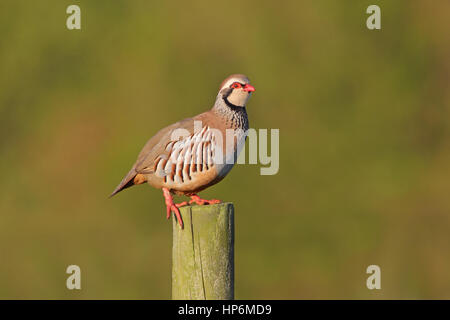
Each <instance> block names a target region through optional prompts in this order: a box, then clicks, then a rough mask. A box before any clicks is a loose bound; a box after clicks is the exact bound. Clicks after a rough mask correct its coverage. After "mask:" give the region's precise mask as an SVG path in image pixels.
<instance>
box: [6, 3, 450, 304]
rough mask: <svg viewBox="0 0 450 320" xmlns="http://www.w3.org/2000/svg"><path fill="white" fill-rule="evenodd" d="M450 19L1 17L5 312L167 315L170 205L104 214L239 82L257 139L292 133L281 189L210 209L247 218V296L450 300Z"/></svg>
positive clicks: (142, 190)
mask: <svg viewBox="0 0 450 320" xmlns="http://www.w3.org/2000/svg"><path fill="white" fill-rule="evenodd" d="M71 4H77V5H79V6H80V7H81V18H82V30H81V31H76V30H74V31H69V30H67V29H66V18H67V17H68V15H67V14H66V8H67V6H68V5H71ZM370 4H378V5H380V7H381V18H382V22H381V23H382V29H381V30H380V31H370V30H368V29H367V28H366V25H365V21H366V18H367V17H368V15H367V14H366V13H365V10H366V8H367V7H368V6H369V5H370ZM449 20H450V2H449V1H446V0H441V1H406V0H405V1H365V0H364V1H331V0H330V1H283V2H275V1H257V0H248V1H238V2H236V1H228V2H227V1H225V2H223V1H222V2H218V1H217V2H212V1H200V0H192V1H184V2H181V1H180V2H174V1H143V0H142V1H137V0H134V1H125V0H121V1H106V0H103V1H100V0H95V1H94V0H92V1H87V0H85V1H75V0H64V1H62V0H51V1H50V0H40V1H31V0H30V1H25V0H20V1H18V0H2V1H1V3H0V177H1V184H0V212H1V213H0V298H8V299H13V298H25V299H28V298H40V299H54V298H63V299H80V298H87V299H91V298H100V299H106V298H113V299H118V298H124V299H167V298H170V285H171V284H170V281H171V280H170V278H171V242H172V239H171V236H172V231H171V228H172V225H171V222H170V223H169V222H168V221H167V220H166V219H165V206H164V201H163V197H162V193H161V192H160V191H159V190H155V189H152V188H150V187H149V186H139V187H135V188H132V189H129V190H127V191H126V192H123V193H121V194H119V195H118V196H117V197H114V198H112V199H107V196H108V195H109V193H110V192H111V191H112V190H113V189H114V187H115V186H116V185H117V184H118V183H119V181H120V180H121V179H122V177H123V175H124V174H125V173H126V172H127V171H128V169H129V168H130V166H131V165H132V164H133V162H134V161H135V159H136V156H137V153H138V152H139V151H140V149H141V147H142V146H143V145H144V143H145V142H146V141H147V139H148V138H150V137H151V136H152V135H153V134H154V133H156V131H157V130H159V129H160V128H162V127H163V126H165V125H167V124H170V123H173V122H175V121H178V120H180V119H182V118H185V117H189V116H192V115H195V114H198V113H200V112H203V111H205V110H207V109H209V108H210V107H211V106H212V104H213V102H214V99H215V95H216V93H217V89H218V86H219V84H220V82H221V81H222V80H223V79H224V78H225V77H226V76H228V75H229V74H231V73H245V74H247V75H248V76H249V77H250V79H251V80H252V84H253V85H254V86H255V87H256V89H257V91H256V93H255V94H254V95H253V97H252V99H251V100H250V102H249V104H248V108H247V109H248V113H249V117H250V125H251V126H252V127H253V128H279V129H280V170H279V173H278V174H277V175H274V176H261V175H260V174H259V170H260V166H259V165H240V166H237V167H235V168H234V169H233V171H232V172H231V173H230V175H229V176H228V177H227V178H226V179H225V180H224V181H222V182H221V183H220V184H218V185H216V186H214V187H212V188H210V189H208V190H207V191H205V192H203V193H202V195H203V196H204V197H206V198H208V197H217V198H221V199H222V200H226V201H233V202H234V204H235V207H236V297H237V298H238V299H303V298H311V299H317V298H357V299H359V298H369V299H372V298H373V299H377V298H450V197H449V181H450V148H449V145H450V130H449V129H450V127H449V120H450V118H449V116H450V114H449V106H450V90H449V73H450V59H449V57H450V34H449V26H448V22H449ZM70 264H76V265H79V266H80V267H81V272H82V290H81V291H76V290H74V291H69V290H67V289H66V286H65V281H66V278H67V276H68V275H67V274H66V273H65V270H66V268H67V266H68V265H70ZM371 264H377V265H379V266H380V267H381V272H382V276H381V286H382V289H381V290H379V291H377V290H374V291H375V292H374V291H369V290H368V289H367V288H366V278H367V277H368V275H367V274H366V273H365V271H366V268H367V266H369V265H371Z"/></svg>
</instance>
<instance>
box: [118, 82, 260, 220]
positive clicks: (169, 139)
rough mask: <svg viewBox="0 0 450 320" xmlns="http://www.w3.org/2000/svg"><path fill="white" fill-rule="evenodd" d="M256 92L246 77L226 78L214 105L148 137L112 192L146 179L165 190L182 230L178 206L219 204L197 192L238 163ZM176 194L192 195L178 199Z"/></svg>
mask: <svg viewBox="0 0 450 320" xmlns="http://www.w3.org/2000/svg"><path fill="white" fill-rule="evenodd" d="M254 91H255V87H253V86H252V85H251V84H250V80H249V79H248V77H247V76H245V75H243V74H232V75H230V76H229V77H227V78H226V79H225V80H223V82H222V83H221V85H220V89H219V92H218V94H217V97H216V100H215V102H214V105H213V107H212V108H211V109H210V110H208V111H206V112H203V113H201V114H198V115H196V116H194V117H192V118H187V119H184V120H181V121H179V122H176V123H174V124H172V125H169V126H167V127H165V128H163V129H161V130H160V131H158V132H157V133H156V134H155V135H154V136H153V137H152V138H150V139H149V140H148V141H147V143H146V144H145V145H144V147H143V148H142V150H141V152H140V153H139V155H138V157H137V160H136V162H135V163H134V165H133V166H132V168H131V170H130V171H129V172H128V174H127V175H125V177H124V178H123V179H122V181H121V182H120V183H119V185H118V186H117V187H116V189H115V190H114V191H113V192H112V194H111V195H110V197H112V196H114V195H116V194H117V193H118V192H120V191H122V190H124V189H126V188H129V187H131V186H134V185H140V184H143V183H148V184H149V185H150V186H152V187H154V188H157V189H161V190H162V192H163V196H164V200H165V205H166V213H167V215H166V217H167V219H169V218H170V216H171V212H173V213H174V215H175V217H176V219H177V222H178V224H179V226H180V228H181V229H183V221H182V218H181V214H180V211H179V208H180V207H182V206H186V205H190V204H193V203H196V204H198V205H208V204H216V203H220V202H221V201H220V200H217V199H212V200H206V199H202V198H201V197H200V196H198V193H199V192H200V191H203V190H205V189H206V188H208V187H210V186H212V185H214V184H216V183H218V182H220V181H221V180H222V179H223V178H224V177H225V176H226V175H227V174H228V173H229V172H230V170H231V169H232V167H233V166H234V163H235V162H236V159H237V157H238V155H239V153H240V151H241V150H242V148H243V146H244V144H245V140H246V136H247V130H248V129H249V122H248V116H247V111H246V108H245V106H246V104H247V101H248V100H249V98H250V96H251V95H252V93H253V92H254ZM227 138H228V139H227ZM230 140H231V142H230ZM172 195H181V196H188V197H190V198H191V200H190V201H189V202H188V201H184V202H181V203H175V202H174V200H173V197H172Z"/></svg>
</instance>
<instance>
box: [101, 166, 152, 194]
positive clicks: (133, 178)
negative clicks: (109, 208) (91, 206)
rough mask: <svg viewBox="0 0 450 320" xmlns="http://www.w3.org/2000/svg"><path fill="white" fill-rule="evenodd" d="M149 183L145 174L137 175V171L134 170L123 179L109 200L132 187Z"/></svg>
mask: <svg viewBox="0 0 450 320" xmlns="http://www.w3.org/2000/svg"><path fill="white" fill-rule="evenodd" d="M144 182H147V179H146V178H145V176H144V175H143V174H140V173H137V172H136V170H135V169H134V168H133V169H131V170H130V172H128V174H127V175H126V176H125V178H123V179H122V181H121V182H120V183H119V185H118V186H117V188H116V189H114V191H113V192H112V193H111V195H110V196H109V198H111V197H112V196H114V195H115V194H117V193H119V192H120V191H122V190H124V189H126V188H129V187H131V186H134V185H136V184H141V183H144Z"/></svg>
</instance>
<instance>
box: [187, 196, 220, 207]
mask: <svg viewBox="0 0 450 320" xmlns="http://www.w3.org/2000/svg"><path fill="white" fill-rule="evenodd" d="M191 199H192V200H191V201H189V204H191V203H194V202H195V203H196V204H199V205H203V204H216V203H220V202H221V201H220V200H217V199H212V200H205V199H202V198H200V197H199V196H198V195H196V194H194V195H192V196H191Z"/></svg>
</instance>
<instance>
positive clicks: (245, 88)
mask: <svg viewBox="0 0 450 320" xmlns="http://www.w3.org/2000/svg"><path fill="white" fill-rule="evenodd" d="M244 91H245V92H253V91H255V87H254V86H251V85H249V84H246V85H245V86H244Z"/></svg>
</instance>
